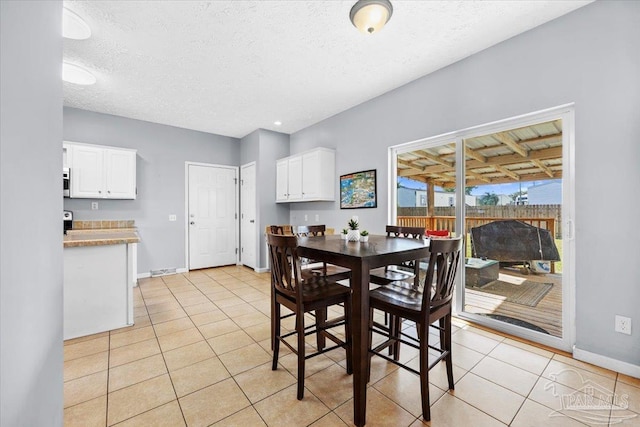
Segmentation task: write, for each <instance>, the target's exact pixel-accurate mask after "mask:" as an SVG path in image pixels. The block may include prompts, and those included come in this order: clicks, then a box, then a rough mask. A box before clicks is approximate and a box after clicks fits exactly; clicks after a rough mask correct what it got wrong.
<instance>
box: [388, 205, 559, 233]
mask: <svg viewBox="0 0 640 427" xmlns="http://www.w3.org/2000/svg"><path fill="white" fill-rule="evenodd" d="M561 214H562V212H561V205H524V206H518V205H506V206H467V207H466V221H465V228H466V232H469V230H470V229H471V228H473V227H477V226H479V225H483V224H487V223H489V222H492V221H499V220H503V219H517V220H520V221H523V222H526V223H527V224H531V225H535V226H536V227H539V228H544V229H546V230H549V231H551V232H552V233H554V235H555V237H556V238H561V237H562V221H561V220H560V219H561ZM398 225H407V226H412V227H425V228H427V229H429V230H450V231H454V232H455V231H456V230H455V208H454V207H436V208H434V216H433V217H428V216H426V208H425V207H417V208H398Z"/></svg>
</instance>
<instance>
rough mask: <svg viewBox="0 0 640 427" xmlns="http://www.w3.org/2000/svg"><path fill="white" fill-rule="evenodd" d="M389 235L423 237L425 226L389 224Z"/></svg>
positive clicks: (387, 229) (387, 230)
mask: <svg viewBox="0 0 640 427" xmlns="http://www.w3.org/2000/svg"><path fill="white" fill-rule="evenodd" d="M385 231H386V232H387V236H388V237H406V238H409V239H422V238H423V236H424V228H422V227H403V226H399V225H387V227H386V230H385Z"/></svg>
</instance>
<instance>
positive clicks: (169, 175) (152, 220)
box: [58, 107, 240, 273]
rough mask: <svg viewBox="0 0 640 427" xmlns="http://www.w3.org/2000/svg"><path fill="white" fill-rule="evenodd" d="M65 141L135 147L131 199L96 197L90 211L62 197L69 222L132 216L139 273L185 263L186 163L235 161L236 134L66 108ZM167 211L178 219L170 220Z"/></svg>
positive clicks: (237, 155) (87, 202)
mask: <svg viewBox="0 0 640 427" xmlns="http://www.w3.org/2000/svg"><path fill="white" fill-rule="evenodd" d="M64 139H65V140H66V141H74V142H84V143H88V144H99V145H110V146H114V147H126V148H135V149H137V150H138V153H137V185H138V197H137V199H136V200H104V199H98V201H99V209H98V210H95V211H92V210H91V202H92V201H94V200H93V199H65V201H64V208H65V209H68V210H71V211H73V213H74V220H94V219H105V220H120V219H122V220H124V219H133V220H135V221H136V226H137V227H138V232H139V234H140V238H141V240H142V241H141V242H140V244H139V245H138V273H148V272H149V271H150V270H157V269H161V268H170V267H176V268H185V267H186V265H185V205H184V204H185V161H191V162H201V163H213V164H219V165H231V166H238V165H239V161H240V141H239V140H238V139H237V138H231V137H226V136H220V135H214V134H209V133H204V132H197V131H193V130H187V129H181V128H176V127H172V126H165V125H159V124H155V123H149V122H144V121H140V120H133V119H127V118H124V117H118V116H112V115H108V114H100V113H93V112H89V111H85V110H78V109H74V108H67V107H65V108H64ZM58 145H60V144H58ZM59 149H61V147H59ZM72 179H73V177H72ZM171 214H175V215H177V217H178V219H177V221H175V222H169V215H171Z"/></svg>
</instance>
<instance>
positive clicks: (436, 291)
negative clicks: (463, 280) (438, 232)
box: [422, 237, 462, 312]
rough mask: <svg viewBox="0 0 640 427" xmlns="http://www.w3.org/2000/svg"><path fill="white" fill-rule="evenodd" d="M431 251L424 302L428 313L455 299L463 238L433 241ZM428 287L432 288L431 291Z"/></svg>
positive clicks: (430, 245) (423, 305) (424, 308)
mask: <svg viewBox="0 0 640 427" xmlns="http://www.w3.org/2000/svg"><path fill="white" fill-rule="evenodd" d="M429 250H430V252H431V255H430V257H429V267H428V268H427V275H426V279H425V282H424V283H425V289H424V293H423V298H424V299H423V302H422V307H423V310H426V311H427V312H428V311H429V310H433V309H434V308H438V307H440V306H443V305H445V304H447V303H449V302H450V301H451V299H452V298H453V290H454V287H455V281H456V276H457V273H458V268H459V266H460V256H461V253H462V237H456V238H451V239H433V240H431V242H430V244H429ZM434 275H435V282H434V280H433V279H434ZM427 285H430V286H432V288H431V289H429V288H428V286H427Z"/></svg>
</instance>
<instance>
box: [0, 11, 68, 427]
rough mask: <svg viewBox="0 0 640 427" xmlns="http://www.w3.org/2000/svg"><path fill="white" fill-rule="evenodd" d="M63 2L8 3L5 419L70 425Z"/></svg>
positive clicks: (1, 414)
mask: <svg viewBox="0 0 640 427" xmlns="http://www.w3.org/2000/svg"><path fill="white" fill-rule="evenodd" d="M61 17H62V2H61V1H53V0H48V1H43V2H35V1H30V2H17V1H15V2H14V1H2V2H0V52H1V53H2V57H1V61H0V92H1V93H2V96H1V97H0V123H2V126H1V127H0V206H1V207H2V215H1V216H0V234H1V235H2V239H1V240H0V253H1V257H0V425H2V426H7V427H9V426H11V427H14V426H61V425H62V363H63V362H62V357H63V356H62V354H63V352H62V230H61V228H60V224H61V223H60V215H61V212H62V197H61V195H62V192H61V188H62V186H61V181H62V180H61V176H60V169H61V168H62V157H61V156H60V147H61V141H62V81H61V80H60V64H61V60H62V37H61V36H60V34H61V31H62V28H61V22H62V20H61Z"/></svg>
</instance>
